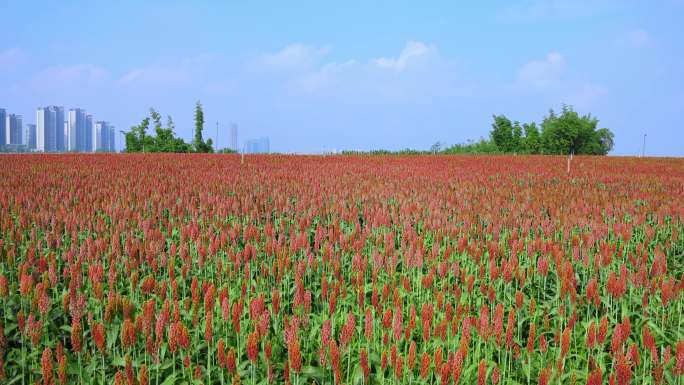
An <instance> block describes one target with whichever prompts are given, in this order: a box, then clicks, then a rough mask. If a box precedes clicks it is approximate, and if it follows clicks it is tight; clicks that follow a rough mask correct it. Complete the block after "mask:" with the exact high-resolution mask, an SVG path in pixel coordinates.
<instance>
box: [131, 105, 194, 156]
mask: <svg viewBox="0 0 684 385" xmlns="http://www.w3.org/2000/svg"><path fill="white" fill-rule="evenodd" d="M150 122H152V124H153V125H154V132H155V135H148V134H147V131H148V130H149V126H150ZM174 130H175V125H174V123H173V119H172V118H171V116H168V117H167V123H166V127H162V123H161V114H159V112H157V111H156V110H155V109H154V108H150V116H149V117H146V118H144V119H143V120H142V122H140V124H139V125H137V126H133V127H131V130H130V131H128V132H124V135H125V140H126V148H125V149H124V151H125V152H190V150H191V146H190V145H188V144H187V143H185V141H184V140H183V139H182V138H179V137H176V135H175V133H174Z"/></svg>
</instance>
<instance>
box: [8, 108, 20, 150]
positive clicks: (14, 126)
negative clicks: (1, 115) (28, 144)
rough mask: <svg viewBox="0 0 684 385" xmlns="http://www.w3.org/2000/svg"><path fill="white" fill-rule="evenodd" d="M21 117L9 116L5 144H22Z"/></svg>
mask: <svg viewBox="0 0 684 385" xmlns="http://www.w3.org/2000/svg"><path fill="white" fill-rule="evenodd" d="M22 128H23V127H22V117H21V115H15V114H8V115H7V117H6V118H5V144H21V143H22V140H21V131H22Z"/></svg>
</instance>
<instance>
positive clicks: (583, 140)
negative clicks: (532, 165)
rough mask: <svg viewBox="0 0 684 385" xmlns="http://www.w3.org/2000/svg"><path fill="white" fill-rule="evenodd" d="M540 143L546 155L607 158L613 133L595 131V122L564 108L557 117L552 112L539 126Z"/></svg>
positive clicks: (589, 117) (593, 118)
mask: <svg viewBox="0 0 684 385" xmlns="http://www.w3.org/2000/svg"><path fill="white" fill-rule="evenodd" d="M541 126H542V132H541V142H542V149H543V152H544V153H547V154H570V153H574V154H588V155H606V154H607V153H608V152H609V151H610V150H611V149H612V148H613V133H612V132H611V131H610V130H608V129H607V128H605V129H601V130H599V131H597V130H596V127H597V126H598V119H596V118H595V117H593V116H591V114H588V115H580V114H578V113H577V112H575V110H573V108H572V107H570V106H566V105H564V106H563V108H562V110H561V113H560V114H559V115H557V114H556V113H555V112H554V111H553V110H550V111H549V115H547V116H546V117H544V121H543V122H542V124H541Z"/></svg>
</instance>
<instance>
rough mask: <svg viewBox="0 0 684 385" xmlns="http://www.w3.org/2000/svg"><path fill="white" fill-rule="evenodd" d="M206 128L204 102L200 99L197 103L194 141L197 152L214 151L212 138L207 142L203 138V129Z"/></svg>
mask: <svg viewBox="0 0 684 385" xmlns="http://www.w3.org/2000/svg"><path fill="white" fill-rule="evenodd" d="M203 130H204V111H202V104H201V103H200V102H199V101H198V102H197V104H195V137H194V139H193V141H192V146H193V147H194V149H195V152H214V149H213V147H212V140H211V139H208V140H207V141H206V142H205V141H204V139H202V131H203Z"/></svg>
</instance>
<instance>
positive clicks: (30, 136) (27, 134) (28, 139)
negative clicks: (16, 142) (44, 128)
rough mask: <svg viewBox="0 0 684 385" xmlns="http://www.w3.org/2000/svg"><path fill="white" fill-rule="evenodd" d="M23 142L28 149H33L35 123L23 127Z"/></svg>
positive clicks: (34, 146)
mask: <svg viewBox="0 0 684 385" xmlns="http://www.w3.org/2000/svg"><path fill="white" fill-rule="evenodd" d="M24 144H25V145H26V147H27V148H28V150H35V149H36V125H35V124H26V128H25V129H24Z"/></svg>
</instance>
